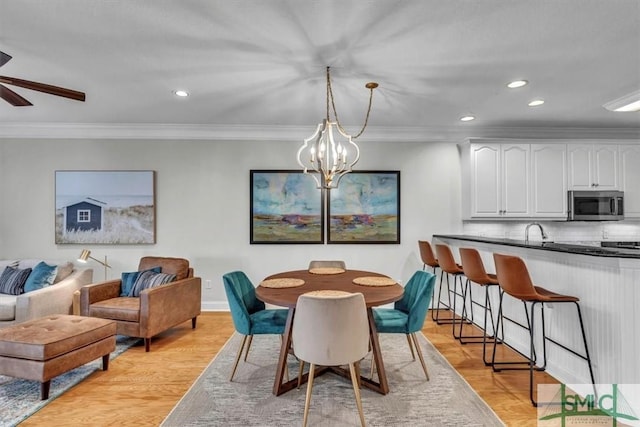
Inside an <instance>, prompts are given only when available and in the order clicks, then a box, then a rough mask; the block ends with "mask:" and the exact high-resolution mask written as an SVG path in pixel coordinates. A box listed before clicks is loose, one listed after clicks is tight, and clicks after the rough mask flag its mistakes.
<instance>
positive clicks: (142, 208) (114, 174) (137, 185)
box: [55, 170, 156, 245]
mask: <svg viewBox="0 0 640 427" xmlns="http://www.w3.org/2000/svg"><path fill="white" fill-rule="evenodd" d="M155 189H156V174H155V171H152V170H117V171H115V170H114V171H92V170H59V171H55V243H56V244H83V245H87V244H101V245H138V244H140V245H144V244H154V243H156V194H155Z"/></svg>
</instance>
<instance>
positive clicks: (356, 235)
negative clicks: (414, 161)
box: [327, 171, 400, 244]
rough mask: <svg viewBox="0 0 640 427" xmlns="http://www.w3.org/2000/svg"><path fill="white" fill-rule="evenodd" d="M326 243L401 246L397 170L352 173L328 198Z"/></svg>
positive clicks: (330, 192) (398, 174) (345, 177)
mask: <svg viewBox="0 0 640 427" xmlns="http://www.w3.org/2000/svg"><path fill="white" fill-rule="evenodd" d="M327 212H328V213H327V217H328V221H327V223H328V225H327V243H337V244H350V243H358V244H362V243H378V244H379V243H383V244H399V243H400V171H353V172H350V173H348V174H346V175H345V176H343V177H342V180H341V181H340V185H339V186H338V188H337V189H331V190H329V191H328V195H327Z"/></svg>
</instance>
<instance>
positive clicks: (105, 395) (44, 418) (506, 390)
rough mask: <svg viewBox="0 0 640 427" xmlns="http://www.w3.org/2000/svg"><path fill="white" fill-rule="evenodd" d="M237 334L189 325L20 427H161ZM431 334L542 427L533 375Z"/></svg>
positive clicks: (511, 420)
mask: <svg viewBox="0 0 640 427" xmlns="http://www.w3.org/2000/svg"><path fill="white" fill-rule="evenodd" d="M233 331H234V328H233V323H232V321H231V316H230V314H229V313H203V314H202V315H201V316H200V317H199V318H198V325H197V327H196V329H195V330H192V329H191V322H190V321H189V322H185V323H183V324H182V325H179V326H177V327H175V328H173V329H171V330H169V331H167V332H165V333H163V334H161V335H160V336H159V337H158V338H155V339H154V340H153V342H152V344H151V352H149V353H145V351H144V346H143V345H139V346H136V347H133V348H131V349H129V350H127V351H126V352H124V353H123V354H122V355H120V356H119V357H118V358H116V359H115V360H113V361H111V363H110V365H109V370H108V371H107V372H102V371H97V372H95V373H93V374H92V375H91V376H90V377H89V378H87V379H85V380H84V381H82V382H81V383H80V384H78V385H77V386H75V387H74V388H72V389H71V390H68V391H67V392H66V393H65V394H63V395H62V396H60V397H59V398H57V399H55V400H53V401H52V402H50V403H49V404H48V405H47V406H45V407H44V408H43V409H41V410H40V411H38V412H37V413H36V414H34V415H33V416H31V417H30V418H28V419H27V420H25V421H24V422H23V423H21V424H20V426H22V427H27V426H47V427H49V426H157V425H159V424H160V423H161V422H162V420H163V419H164V418H165V416H166V415H167V414H168V413H169V412H170V411H171V409H172V408H173V407H174V405H175V404H176V403H177V402H178V400H180V398H181V397H182V396H183V395H184V394H185V393H186V392H187V390H188V389H189V387H190V386H191V384H192V383H193V382H194V381H195V379H196V378H197V377H198V376H199V375H200V373H201V372H202V371H203V370H204V368H205V367H206V366H207V365H208V364H209V362H210V361H211V359H212V358H213V356H214V355H215V354H216V353H217V352H218V351H219V350H220V348H222V346H223V345H224V344H225V342H226V341H227V340H228V338H229V337H230V336H231V334H232V333H233ZM423 332H424V334H425V335H426V336H427V337H428V338H429V340H430V341H431V342H432V343H433V344H434V345H435V346H436V348H438V350H439V351H440V352H441V353H442V354H443V355H444V356H445V357H446V358H447V359H448V360H449V362H450V363H451V364H452V365H453V366H454V367H455V368H456V369H457V370H458V372H460V374H461V375H462V376H463V377H464V378H465V379H466V380H467V382H468V383H469V384H471V386H472V387H473V388H474V389H475V390H476V391H477V392H478V394H480V396H482V398H483V399H484V400H485V401H486V402H487V403H488V404H489V405H490V406H491V407H492V408H493V410H494V411H495V412H496V413H497V414H498V416H499V417H500V418H501V419H502V420H503V421H504V422H505V423H506V424H507V425H509V426H535V425H536V410H535V408H533V407H532V406H531V403H530V402H529V388H528V387H529V382H528V378H529V377H528V372H523V371H520V372H517V371H516V372H513V371H512V372H501V373H494V372H492V370H491V369H490V368H487V367H485V366H484V364H483V362H482V345H478V344H466V345H461V344H460V343H458V342H457V341H456V340H454V339H453V338H452V337H451V326H450V325H442V326H437V325H435V323H434V322H433V321H431V319H430V318H428V320H427V321H426V322H425V327H424V329H423ZM538 375H539V376H538V377H537V378H538V380H539V381H544V382H556V381H555V380H554V379H553V378H552V377H550V376H548V375H546V374H544V373H542V374H538ZM52 387H55V380H54V384H53V385H52ZM425 425H427V424H426V422H425Z"/></svg>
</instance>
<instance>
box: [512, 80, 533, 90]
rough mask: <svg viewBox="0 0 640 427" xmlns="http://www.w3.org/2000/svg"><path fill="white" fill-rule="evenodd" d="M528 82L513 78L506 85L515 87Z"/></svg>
mask: <svg viewBox="0 0 640 427" xmlns="http://www.w3.org/2000/svg"><path fill="white" fill-rule="evenodd" d="M528 83H529V82H528V81H526V80H514V81H512V82H510V83H508V84H507V87H508V88H509V89H515V88H517V87H522V86H526V85H527V84H528Z"/></svg>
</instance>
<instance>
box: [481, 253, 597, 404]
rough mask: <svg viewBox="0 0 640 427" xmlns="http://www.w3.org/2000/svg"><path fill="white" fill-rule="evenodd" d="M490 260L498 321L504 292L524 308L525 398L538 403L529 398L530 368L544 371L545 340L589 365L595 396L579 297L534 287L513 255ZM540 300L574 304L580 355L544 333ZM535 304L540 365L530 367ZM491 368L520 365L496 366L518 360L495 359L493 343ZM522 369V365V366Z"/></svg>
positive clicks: (495, 255)
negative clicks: (538, 315)
mask: <svg viewBox="0 0 640 427" xmlns="http://www.w3.org/2000/svg"><path fill="white" fill-rule="evenodd" d="M493 259H494V261H495V264H496V274H497V276H498V282H499V283H500V290H501V292H500V308H499V309H498V323H500V321H501V314H502V301H503V297H504V294H505V293H506V294H508V295H510V296H511V297H513V298H516V299H518V300H521V301H522V302H523V304H524V307H525V314H526V316H527V323H528V325H529V337H530V342H529V345H530V352H529V357H528V361H527V362H525V363H527V364H528V365H529V366H528V369H529V398H530V399H531V403H532V404H533V406H538V403H537V402H536V400H535V399H534V398H533V372H534V370H544V369H545V367H546V364H547V354H546V353H547V352H546V341H550V342H552V343H553V344H555V345H557V346H559V347H561V348H563V349H565V350H567V351H569V352H570V353H572V354H573V355H575V356H577V357H580V358H581V359H583V360H585V361H586V362H587V365H588V366H589V375H590V376H591V384H592V385H593V388H594V394H595V395H597V392H596V387H595V379H594V376H593V368H592V366H591V357H590V356H589V346H588V345H587V337H586V335H585V331H584V324H583V322H582V313H581V311H580V304H578V302H579V301H580V300H579V298H577V297H574V296H569V295H561V294H557V293H555V292H552V291H549V290H547V289H545V288H542V287H540V286H535V285H534V284H533V282H532V281H531V276H530V275H529V271H528V270H527V266H526V265H525V263H524V261H523V260H522V259H521V258H519V257H516V256H510V255H502V254H493ZM527 302H529V303H531V310H530V312H527V304H526V303H527ZM544 303H547V304H549V303H551V304H556V303H572V304H575V306H576V309H577V311H578V320H579V322H580V331H581V333H582V341H583V343H584V354H580V353H578V352H577V351H575V350H573V349H571V348H568V347H567V346H565V345H563V344H560V343H558V342H557V341H555V340H553V339H551V338H549V337H547V336H546V332H545V324H544ZM537 304H540V312H541V319H542V348H543V366H542V367H537V368H534V365H536V359H537V358H536V355H535V349H534V323H535V322H534V317H533V314H534V308H535V306H536V305H537ZM493 351H494V353H493V358H492V359H493V368H494V370H495V371H497V372H499V371H500V370H505V369H522V368H509V367H500V365H501V364H513V363H518V362H495V344H494V349H493ZM525 369H526V368H525Z"/></svg>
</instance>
